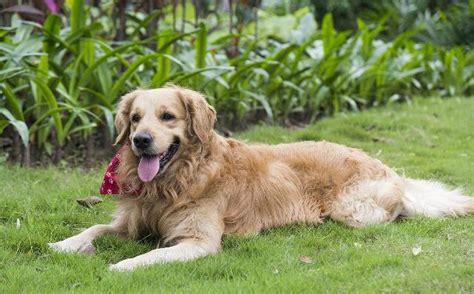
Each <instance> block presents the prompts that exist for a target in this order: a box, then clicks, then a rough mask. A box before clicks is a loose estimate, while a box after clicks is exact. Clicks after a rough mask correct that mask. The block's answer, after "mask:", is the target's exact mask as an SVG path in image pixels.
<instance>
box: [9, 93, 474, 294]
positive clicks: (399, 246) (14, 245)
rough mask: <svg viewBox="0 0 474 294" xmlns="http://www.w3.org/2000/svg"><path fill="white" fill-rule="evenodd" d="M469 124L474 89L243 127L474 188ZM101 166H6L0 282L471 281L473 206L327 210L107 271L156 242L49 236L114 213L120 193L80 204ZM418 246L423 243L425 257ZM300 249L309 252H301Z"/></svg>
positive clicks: (158, 288) (396, 286)
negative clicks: (411, 215) (345, 215)
mask: <svg viewBox="0 0 474 294" xmlns="http://www.w3.org/2000/svg"><path fill="white" fill-rule="evenodd" d="M473 126H474V99H450V100H439V99H429V100H418V101H416V103H414V105H412V106H409V105H394V106H389V107H385V108H380V109H374V110H371V111H368V112H365V113H360V114H347V115H345V114H341V115H338V116H337V117H335V118H330V119H326V120H323V121H321V122H319V123H317V124H316V125H313V126H309V127H307V128H305V129H298V130H288V129H282V128H278V127H264V126H262V127H255V128H254V129H252V130H250V131H248V132H245V133H242V134H239V135H238V137H239V138H241V139H246V140H248V141H253V142H267V143H278V142H290V141H298V140H313V139H314V140H323V139H324V140H329V141H335V142H339V143H343V144H347V145H351V146H355V147H358V148H362V149H364V150H366V151H367V152H369V153H370V154H371V155H373V156H375V157H377V158H380V159H381V160H383V161H384V162H386V163H387V164H389V165H390V166H392V167H394V168H395V169H396V170H397V171H398V172H399V173H402V174H403V173H404V174H406V175H407V176H410V177H416V178H436V179H439V180H442V181H444V182H446V183H449V184H452V185H460V186H463V187H464V188H465V190H466V191H467V192H468V193H470V194H471V195H472V194H474V178H473V175H474V164H473V163H472V162H473V160H474V152H473V147H474V133H473ZM102 172H103V171H102V169H99V170H96V171H93V172H90V171H89V172H86V171H82V170H80V169H75V170H64V169H62V170H58V169H56V168H49V169H33V170H26V169H22V168H18V167H10V166H2V165H0V182H1V184H2V188H1V192H0V193H1V194H0V293H18V292H37V291H40V292H48V293H49V292H64V291H70V290H71V291H74V292H76V291H77V292H113V293H116V292H129V291H131V292H142V293H148V292H153V293H156V292H165V293H168V292H189V291H192V292H210V293H220V292H243V293H248V292H250V293H261V292H266V293H271V292H280V293H281V292H289V293H295V292H406V291H409V292H422V293H432V292H438V293H446V292H466V293H468V292H470V293H472V292H473V291H474V247H473V245H474V231H473V227H474V217H467V218H461V219H447V220H427V219H421V218H418V219H411V220H405V221H398V222H396V223H393V224H390V225H377V226H372V227H369V228H365V229H351V228H348V227H345V226H343V225H341V224H338V223H334V222H331V221H329V222H326V223H325V224H323V225H320V226H317V227H314V226H307V225H291V226H286V227H283V228H278V229H274V230H270V231H267V232H264V233H262V234H260V235H258V236H250V237H236V236H229V237H226V238H225V239H224V242H223V251H222V252H221V253H220V254H218V255H216V256H211V257H206V258H201V259H199V260H197V261H194V262H189V263H175V264H165V265H156V266H153V267H151V268H145V269H139V270H137V271H135V272H132V273H116V272H109V271H108V270H107V265H108V264H109V263H115V262H118V261H120V260H122V259H124V258H128V257H132V256H135V255H138V254H141V253H144V252H146V251H148V250H151V249H153V248H154V246H155V245H154V244H153V243H147V242H141V243H138V242H133V241H124V240H118V239H115V238H112V237H104V238H101V239H99V240H98V241H97V242H96V247H97V251H98V253H97V255H96V256H94V257H89V256H79V255H66V254H58V253H53V252H51V251H50V250H49V249H48V248H47V246H46V243H47V242H51V241H57V240H60V239H63V238H65V237H69V236H71V235H73V234H76V233H77V232H79V231H80V229H81V228H86V227H89V226H91V225H93V224H96V223H104V222H108V221H110V214H111V212H112V211H113V208H114V204H113V199H110V198H106V199H105V201H104V203H102V204H100V205H97V206H95V207H94V208H92V209H86V208H83V207H80V206H78V205H77V204H76V203H75V199H76V198H79V197H82V196H85V195H91V194H96V191H97V190H98V187H99V184H100V182H101V177H102ZM17 219H18V220H19V222H20V225H19V227H17ZM415 246H421V248H422V252H421V254H419V255H418V256H413V254H412V248H413V247H415ZM301 256H309V257H310V258H311V259H312V261H313V263H311V264H305V263H302V262H301V261H300V260H299V257H301Z"/></svg>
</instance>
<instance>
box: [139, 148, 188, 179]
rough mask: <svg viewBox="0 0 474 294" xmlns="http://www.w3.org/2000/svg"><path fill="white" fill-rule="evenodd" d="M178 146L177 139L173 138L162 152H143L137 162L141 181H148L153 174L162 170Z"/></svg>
mask: <svg viewBox="0 0 474 294" xmlns="http://www.w3.org/2000/svg"><path fill="white" fill-rule="evenodd" d="M178 148H179V140H175V142H173V143H172V144H171V145H170V147H168V150H166V151H165V152H163V153H160V154H156V155H149V154H144V155H142V156H141V157H140V163H139V164H138V177H139V178H140V180H142V181H143V182H150V181H151V180H153V179H154V178H155V176H156V175H157V174H158V173H159V172H160V170H163V167H165V166H166V165H167V164H168V163H169V162H170V160H171V159H172V158H173V156H174V155H175V154H176V151H178Z"/></svg>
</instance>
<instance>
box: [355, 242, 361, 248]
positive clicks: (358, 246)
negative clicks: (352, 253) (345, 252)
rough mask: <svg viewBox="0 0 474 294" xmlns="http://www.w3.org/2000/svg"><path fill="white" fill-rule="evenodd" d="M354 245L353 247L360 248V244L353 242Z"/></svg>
mask: <svg viewBox="0 0 474 294" xmlns="http://www.w3.org/2000/svg"><path fill="white" fill-rule="evenodd" d="M354 247H355V248H360V247H362V244H360V243H357V242H355V243H354Z"/></svg>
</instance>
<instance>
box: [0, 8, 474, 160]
mask: <svg viewBox="0 0 474 294" xmlns="http://www.w3.org/2000/svg"><path fill="white" fill-rule="evenodd" d="M19 3H21V5H20V4H19ZM0 5H1V6H0V9H1V25H2V27H1V28H0V40H1V43H0V133H1V134H2V135H1V140H0V147H2V149H3V150H4V151H5V152H4V154H5V158H6V159H7V160H10V161H13V162H21V163H23V164H24V165H31V164H36V163H41V162H51V160H52V162H54V163H56V164H66V162H69V163H82V162H83V161H88V162H89V163H90V162H93V160H94V158H102V156H103V155H104V154H103V153H104V152H106V150H110V148H109V147H110V146H111V142H112V138H113V136H114V129H113V115H114V111H115V105H116V103H117V101H118V99H119V97H120V96H121V95H122V94H124V93H126V92H127V91H130V90H132V89H134V88H137V87H145V88H148V87H159V86H163V85H165V84H166V83H167V82H173V83H175V84H178V85H182V86H185V87H191V88H193V89H195V90H198V91H201V92H203V93H204V94H205V95H206V96H207V98H208V101H209V102H210V103H211V104H212V105H214V107H215V108H216V109H217V111H218V113H219V120H218V121H219V129H220V130H223V131H227V130H235V129H240V128H244V127H246V126H247V125H248V124H252V123H256V122H259V121H265V122H267V123H279V124H284V125H299V124H301V123H307V122H311V121H313V120H315V119H318V118H320V117H322V116H325V115H331V114H333V113H337V112H341V111H358V110H361V109H365V108H368V107H372V106H377V105H381V104H385V103H393V102H399V101H410V100H411V99H412V97H413V96H414V95H420V96H430V95H436V96H442V97H451V96H468V95H471V94H472V92H473V90H474V70H473V66H474V60H473V54H474V53H472V52H471V50H470V48H471V46H472V41H473V40H472V38H473V36H474V34H473V30H474V25H473V24H474V22H473V21H472V20H473V16H474V1H472V0H471V1H457V0H456V1H454V0H453V1H441V0H436V1H430V0H423V1H410V0H403V1H402V0H381V1H366V0H357V1H332V0H330V1H316V0H313V1H270V0H268V1H257V0H254V1H237V0H230V1H204V0H195V1H164V0H161V1H138V0H137V1H124V0H117V1H112V0H93V1H86V0H67V1H52V0H45V1H39V0H35V1H21V2H17V1H12V0H9V1H4V2H2V4H0ZM84 154H85V156H84ZM66 159H67V160H66Z"/></svg>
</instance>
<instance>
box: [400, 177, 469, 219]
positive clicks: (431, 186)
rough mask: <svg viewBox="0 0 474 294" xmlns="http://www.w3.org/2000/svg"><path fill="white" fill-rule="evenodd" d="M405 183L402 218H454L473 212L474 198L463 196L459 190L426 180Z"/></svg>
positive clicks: (411, 180) (410, 180)
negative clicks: (417, 216) (416, 216)
mask: <svg viewBox="0 0 474 294" xmlns="http://www.w3.org/2000/svg"><path fill="white" fill-rule="evenodd" d="M405 183H406V185H405V195H404V197H403V199H402V201H403V210H402V212H401V215H403V216H407V217H410V216H415V215H421V216H426V217H433V218H436V217H456V216H463V215H468V214H470V213H473V212H474V197H469V196H466V195H463V193H462V191H461V189H454V190H450V189H448V188H447V187H445V186H444V185H443V184H442V183H439V182H435V181H427V180H413V179H406V180H405Z"/></svg>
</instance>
